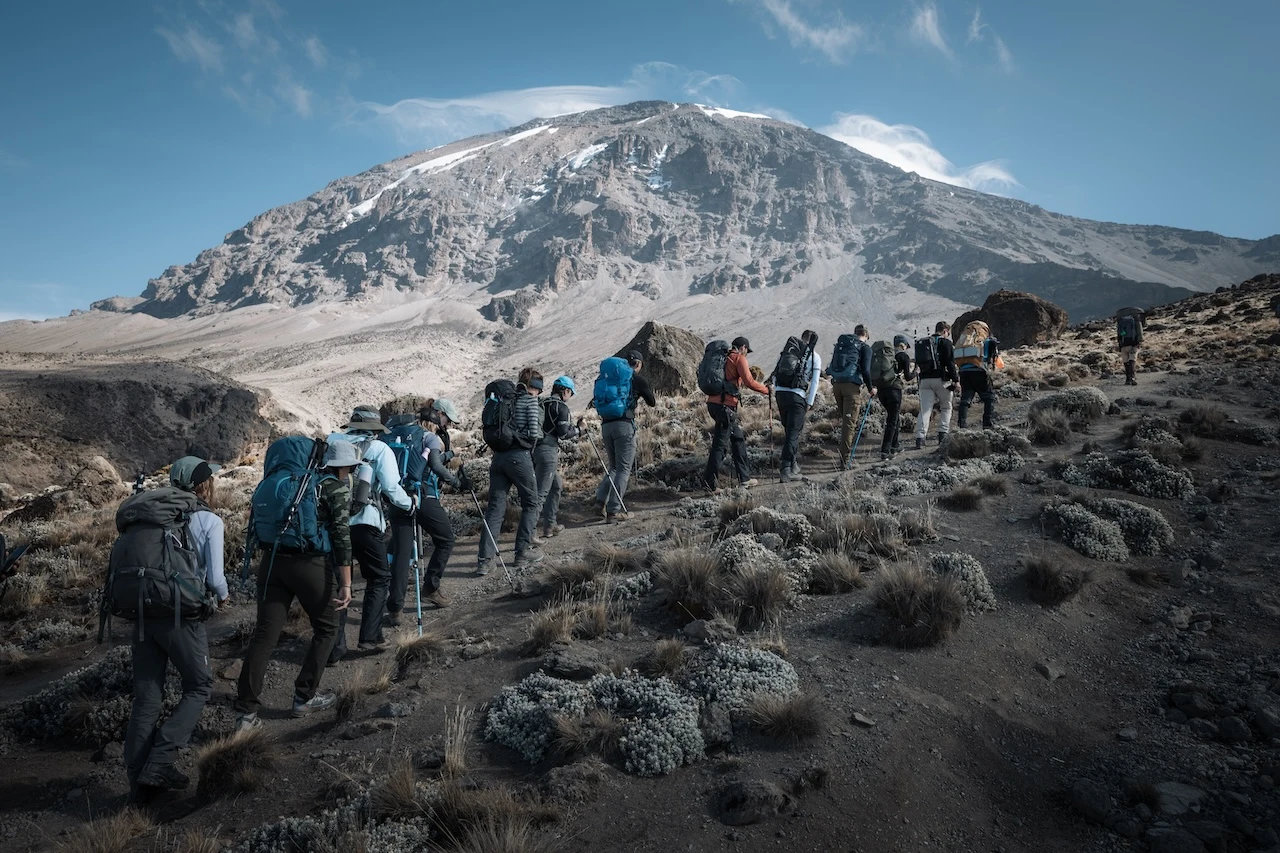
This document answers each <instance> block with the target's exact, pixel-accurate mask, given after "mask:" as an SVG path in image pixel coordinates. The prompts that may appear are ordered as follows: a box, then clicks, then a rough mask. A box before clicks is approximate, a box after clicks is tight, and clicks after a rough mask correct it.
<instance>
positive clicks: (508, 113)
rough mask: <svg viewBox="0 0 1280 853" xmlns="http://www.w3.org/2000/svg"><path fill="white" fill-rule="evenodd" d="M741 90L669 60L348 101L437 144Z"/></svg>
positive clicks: (382, 123)
mask: <svg viewBox="0 0 1280 853" xmlns="http://www.w3.org/2000/svg"><path fill="white" fill-rule="evenodd" d="M741 88H742V85H741V83H740V82H739V81H738V79H737V78H735V77H732V76H730V75H727V74H706V73H703V72H701V71H690V70H689V69H686V68H681V67H679V66H676V65H672V64H671V63H668V62H648V63H644V64H642V65H637V66H636V67H635V68H633V69H632V71H631V74H630V76H629V77H628V78H627V79H626V80H625V81H623V82H622V83H619V84H617V85H613V86H588V85H567V86H536V87H533V88H529V89H506V90H502V91H498V92H482V93H479V94H474V95H467V96H463V97H457V98H405V99H404V100H401V101H397V102H395V103H393V104H383V103H378V102H377V101H357V102H354V103H352V104H351V105H350V110H349V116H348V120H349V121H351V122H353V123H362V122H367V123H371V124H373V125H375V126H377V127H381V128H384V129H387V130H389V131H391V132H392V133H393V134H394V135H395V137H396V139H397V140H398V141H400V142H401V143H403V144H407V145H414V146H417V145H436V144H441V143H444V142H451V141H453V140H455V139H461V138H464V137H467V136H474V135H475V134H478V133H488V132H490V131H494V130H501V129H503V128H507V127H512V126H515V125H519V124H524V123H525V122H527V121H529V120H530V119H534V118H552V117H554V116H558V115H566V114H569V113H579V112H585V111H587V110H594V109H599V108H601V107H609V106H614V105H617V104H625V103H629V102H631V101H644V100H697V101H700V102H702V103H708V104H713V105H716V106H724V105H726V101H727V100H728V99H730V98H735V97H738V96H739V95H740V91H741ZM766 109H767V108H766ZM766 109H762V110H760V111H762V112H763V111H766Z"/></svg>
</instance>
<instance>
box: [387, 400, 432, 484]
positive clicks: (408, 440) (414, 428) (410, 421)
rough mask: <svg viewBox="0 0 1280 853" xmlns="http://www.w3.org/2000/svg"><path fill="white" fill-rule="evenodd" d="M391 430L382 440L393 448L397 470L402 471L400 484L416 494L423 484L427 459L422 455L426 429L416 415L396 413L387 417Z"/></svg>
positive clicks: (388, 426)
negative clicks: (420, 424) (419, 422)
mask: <svg viewBox="0 0 1280 853" xmlns="http://www.w3.org/2000/svg"><path fill="white" fill-rule="evenodd" d="M387 428H388V429H390V430H391V431H390V432H388V433H386V434H385V435H383V436H381V440H382V441H383V442H384V443H385V444H386V445H387V446H388V447H390V448H391V453H392V454H393V455H394V456H395V457H396V470H397V471H399V472H400V485H401V486H404V489H405V491H407V492H409V493H410V494H416V493H417V492H418V490H419V488H420V487H421V486H422V484H423V480H424V478H425V475H426V471H427V460H426V459H425V458H424V457H423V455H422V450H423V448H422V439H423V436H425V435H426V432H427V431H426V430H424V429H423V428H422V427H421V426H419V425H418V419H417V417H416V416H414V415H395V416H393V417H390V418H388V419H387Z"/></svg>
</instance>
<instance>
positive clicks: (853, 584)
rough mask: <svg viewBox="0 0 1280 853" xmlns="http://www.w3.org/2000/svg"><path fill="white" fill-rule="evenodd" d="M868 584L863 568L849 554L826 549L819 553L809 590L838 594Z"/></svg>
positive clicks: (822, 593) (820, 593) (823, 593)
mask: <svg viewBox="0 0 1280 853" xmlns="http://www.w3.org/2000/svg"><path fill="white" fill-rule="evenodd" d="M866 585H867V579H866V578H864V577H863V576H862V569H861V568H860V567H859V566H858V564H857V563H856V562H854V560H853V559H852V558H851V557H849V556H848V555H847V554H839V553H835V552H832V551H825V552H823V553H822V554H819V555H818V562H817V564H816V565H815V566H814V567H813V578H812V580H810V581H809V591H810V592H816V593H818V594H819V595H838V594H840V593H843V592H852V591H853V590H855V589H858V588H860V587H864V586H866Z"/></svg>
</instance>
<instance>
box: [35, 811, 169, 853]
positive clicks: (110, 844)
mask: <svg viewBox="0 0 1280 853" xmlns="http://www.w3.org/2000/svg"><path fill="white" fill-rule="evenodd" d="M151 827H152V823H151V817H150V816H149V815H147V814H145V813H144V812H141V811H139V810H138V809H134V808H126V809H122V810H120V811H118V812H116V813H115V814H113V815H110V816H108V817H100V818H98V819H97V820H92V821H89V822H88V823H86V824H83V825H81V826H78V827H76V828H75V829H73V830H72V831H71V832H70V833H68V834H67V837H66V838H64V839H63V840H62V841H60V842H58V845H57V848H56V849H57V850H59V851H62V853H124V851H126V850H128V849H129V848H130V847H132V846H133V842H134V840H135V839H136V838H138V836H140V835H142V834H143V833H145V832H147V831H149V830H150V829H151Z"/></svg>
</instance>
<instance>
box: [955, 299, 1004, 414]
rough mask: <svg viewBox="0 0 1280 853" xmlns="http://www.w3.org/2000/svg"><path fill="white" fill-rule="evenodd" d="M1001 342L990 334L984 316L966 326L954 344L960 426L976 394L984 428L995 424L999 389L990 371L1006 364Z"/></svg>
mask: <svg viewBox="0 0 1280 853" xmlns="http://www.w3.org/2000/svg"><path fill="white" fill-rule="evenodd" d="M999 345H1000V342H999V341H997V340H996V339H995V338H993V337H991V329H990V328H989V327H988V326H987V324H986V323H984V322H982V321H981V320H974V321H973V322H972V323H970V324H969V325H967V326H965V327H964V331H963V332H962V333H961V335H960V340H959V341H957V342H956V345H955V364H956V369H957V371H958V373H959V375H960V411H959V413H958V414H957V417H956V422H957V424H958V426H959V427H960V429H964V428H965V423H966V422H967V421H968V416H969V406H970V405H971V404H972V403H973V398H974V397H975V396H976V397H978V398H979V399H980V400H982V428H983V429H991V428H992V427H994V426H995V414H996V392H995V386H994V385H993V384H992V381H991V375H992V372H993V371H995V370H996V369H997V368H998V367H1000V366H1002V365H1003V362H1002V361H1001V359H1000V346H999Z"/></svg>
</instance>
